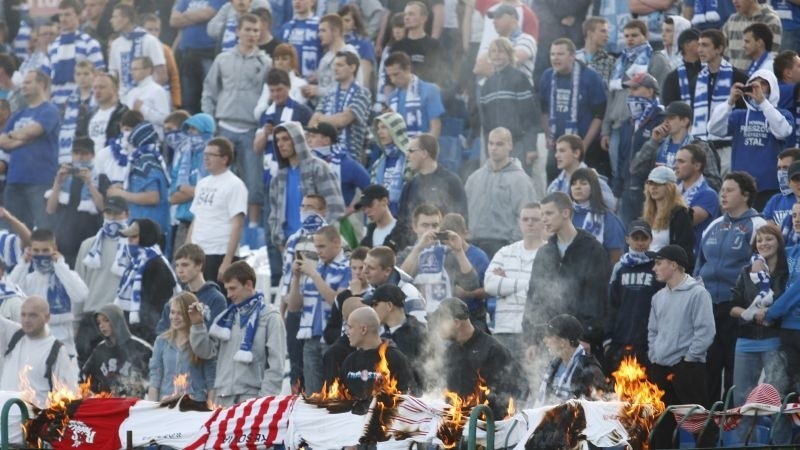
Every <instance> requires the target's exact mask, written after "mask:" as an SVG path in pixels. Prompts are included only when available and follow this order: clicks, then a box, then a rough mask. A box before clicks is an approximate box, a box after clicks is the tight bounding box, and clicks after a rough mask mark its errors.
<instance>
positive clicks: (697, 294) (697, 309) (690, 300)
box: [647, 275, 716, 366]
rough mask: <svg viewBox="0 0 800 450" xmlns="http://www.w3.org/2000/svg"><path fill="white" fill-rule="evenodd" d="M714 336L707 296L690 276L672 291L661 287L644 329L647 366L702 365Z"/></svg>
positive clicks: (697, 282)
mask: <svg viewBox="0 0 800 450" xmlns="http://www.w3.org/2000/svg"><path fill="white" fill-rule="evenodd" d="M715 334H716V328H715V326H714V312H713V308H712V306H711V294H709V293H708V291H707V290H706V288H704V287H703V284H702V283H701V282H699V281H697V280H695V279H694V278H692V277H691V276H690V275H686V278H684V280H683V282H681V283H680V284H679V285H678V286H677V287H675V289H670V288H669V286H665V287H664V288H662V289H661V290H660V291H658V292H656V295H654V296H653V303H652V307H651V308H650V320H649V322H648V325H647V343H648V347H649V348H648V351H647V355H648V357H649V358H650V362H652V363H654V364H659V365H662V366H674V365H675V364H678V363H679V362H681V361H682V360H685V361H687V362H705V361H706V351H707V350H708V347H709V346H711V343H712V342H713V341H714V335H715Z"/></svg>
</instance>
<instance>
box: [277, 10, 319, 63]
mask: <svg viewBox="0 0 800 450" xmlns="http://www.w3.org/2000/svg"><path fill="white" fill-rule="evenodd" d="M281 40H282V41H283V42H287V43H289V44H292V45H294V48H295V49H296V50H297V56H298V57H299V58H300V75H302V76H303V77H304V78H305V77H307V76H309V75H311V74H312V73H314V71H316V70H317V64H319V59H320V58H321V57H322V44H320V42H319V19H318V18H317V17H309V18H308V19H292V20H290V21H289V22H287V23H285V24H284V25H283V28H282V29H281Z"/></svg>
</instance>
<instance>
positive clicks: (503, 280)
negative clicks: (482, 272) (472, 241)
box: [483, 241, 537, 334]
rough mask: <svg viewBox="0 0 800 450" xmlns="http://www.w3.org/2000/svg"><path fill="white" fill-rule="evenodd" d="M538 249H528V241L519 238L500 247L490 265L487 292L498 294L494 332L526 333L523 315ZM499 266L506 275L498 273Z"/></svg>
mask: <svg viewBox="0 0 800 450" xmlns="http://www.w3.org/2000/svg"><path fill="white" fill-rule="evenodd" d="M536 252H537V250H526V249H525V242H523V241H517V242H515V243H513V244H510V245H506V246H505V247H503V248H501V249H500V250H498V251H497V253H495V255H494V257H493V258H492V262H490V263H489V267H487V268H486V276H485V277H484V283H483V284H484V287H485V289H486V293H487V294H489V295H492V296H496V297H497V309H496V310H495V325H494V328H493V329H492V332H493V333H501V334H502V333H522V315H523V313H524V312H525V302H526V301H527V298H528V286H529V284H530V280H531V270H532V269H533V260H534V259H535V258H536ZM496 269H502V270H503V272H505V274H504V275H502V276H501V275H497V274H495V273H494V271H495V270H496Z"/></svg>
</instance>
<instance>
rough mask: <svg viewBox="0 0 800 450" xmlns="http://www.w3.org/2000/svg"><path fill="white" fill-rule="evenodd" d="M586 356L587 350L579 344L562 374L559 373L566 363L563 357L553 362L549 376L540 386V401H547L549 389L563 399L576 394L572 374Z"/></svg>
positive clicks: (549, 368) (548, 372)
mask: <svg viewBox="0 0 800 450" xmlns="http://www.w3.org/2000/svg"><path fill="white" fill-rule="evenodd" d="M585 357H586V350H584V349H583V346H580V345H579V346H578V348H576V349H575V353H573V354H572V358H570V360H569V363H568V364H567V366H566V367H565V368H564V370H563V371H561V375H560V376H557V375H558V372H559V369H560V368H561V366H562V365H563V364H564V363H563V362H562V361H561V358H558V359H556V360H554V361H553V362H551V363H550V366H549V367H548V369H547V376H546V377H545V379H544V381H543V382H542V385H541V387H540V388H539V402H541V403H544V402H546V401H547V394H548V391H550V392H552V394H553V395H555V396H556V397H558V398H560V399H561V400H569V399H571V398H572V397H573V396H574V395H573V389H572V376H573V375H574V374H575V371H576V370H577V369H578V366H579V365H580V361H581V360H582V359H583V358H585Z"/></svg>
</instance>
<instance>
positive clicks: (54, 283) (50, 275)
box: [9, 228, 89, 357]
mask: <svg viewBox="0 0 800 450" xmlns="http://www.w3.org/2000/svg"><path fill="white" fill-rule="evenodd" d="M9 281H11V282H12V283H16V284H17V285H18V286H19V287H20V288H21V289H22V291H23V292H25V293H26V294H27V295H28V296H32V295H38V296H41V297H44V298H46V299H47V303H48V304H49V305H50V333H51V334H52V335H53V336H54V337H55V338H56V339H58V340H59V341H61V342H62V343H63V344H64V347H65V348H66V349H67V354H68V355H70V357H71V356H74V355H75V340H74V338H73V331H72V321H73V315H72V304H73V303H83V302H84V301H86V298H87V297H88V295H89V288H88V287H86V283H84V282H83V280H81V277H80V276H78V274H77V273H75V272H74V271H72V270H70V268H69V266H67V263H66V262H64V257H63V256H61V254H60V253H58V247H57V246H56V238H55V235H54V234H53V232H52V231H50V230H46V229H43V228H39V229H37V230H35V231H34V232H33V233H31V245H30V247H28V248H27V249H26V253H25V257H24V263H21V264H17V267H15V268H14V270H13V271H12V272H11V274H10V275H9Z"/></svg>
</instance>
